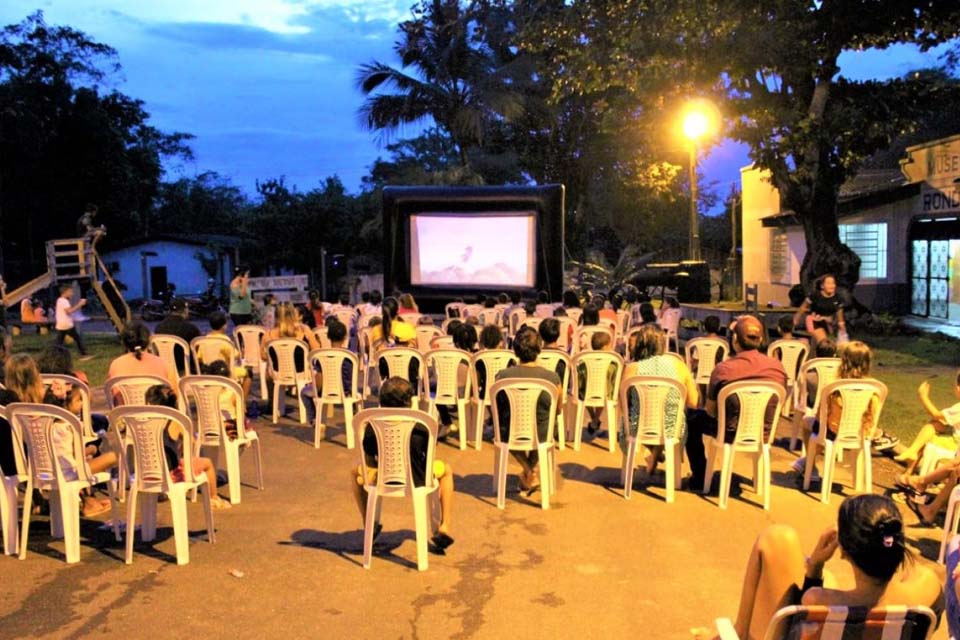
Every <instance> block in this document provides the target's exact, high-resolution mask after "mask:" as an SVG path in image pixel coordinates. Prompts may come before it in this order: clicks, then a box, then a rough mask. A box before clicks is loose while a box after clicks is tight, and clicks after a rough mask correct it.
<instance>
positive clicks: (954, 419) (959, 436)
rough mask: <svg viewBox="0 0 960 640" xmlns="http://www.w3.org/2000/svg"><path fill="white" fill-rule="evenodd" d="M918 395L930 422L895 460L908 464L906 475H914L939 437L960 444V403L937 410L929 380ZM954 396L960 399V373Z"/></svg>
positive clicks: (956, 380)
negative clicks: (919, 463) (931, 394)
mask: <svg viewBox="0 0 960 640" xmlns="http://www.w3.org/2000/svg"><path fill="white" fill-rule="evenodd" d="M917 395H918V396H919V397H920V404H922V405H923V408H924V409H926V411H927V414H929V416H930V422H928V423H927V424H925V425H923V426H922V427H920V432H919V433H918V434H917V437H915V438H914V439H913V442H912V443H911V444H910V446H909V447H907V448H906V449H904V450H903V451H902V452H901V453H900V454H899V455H897V456H894V458H893V459H894V460H896V461H897V462H905V463H907V468H906V470H905V474H906V475H910V474H911V473H913V471H914V469H915V468H916V466H917V463H918V462H919V461H920V456H921V455H922V454H923V448H924V447H925V446H926V445H927V443H928V442H930V441H931V440H933V439H934V438H935V437H936V436H937V435H949V436H953V439H954V441H955V442H960V433H958V431H957V427H960V402H957V403H955V404H953V405H951V406H949V407H947V408H946V409H937V407H936V405H934V404H933V402H931V400H930V382H929V381H928V380H924V381H923V382H921V383H920V387H919V388H918V389H917ZM953 395H954V396H956V397H957V398H958V399H960V371H958V372H957V376H956V378H955V379H954V381H953Z"/></svg>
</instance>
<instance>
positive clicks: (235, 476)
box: [223, 443, 240, 504]
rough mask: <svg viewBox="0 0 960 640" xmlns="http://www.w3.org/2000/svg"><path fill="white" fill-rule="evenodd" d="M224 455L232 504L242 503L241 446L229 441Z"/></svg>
mask: <svg viewBox="0 0 960 640" xmlns="http://www.w3.org/2000/svg"><path fill="white" fill-rule="evenodd" d="M223 455H224V457H225V458H226V460H227V489H228V491H229V493H230V504H240V446H239V445H237V444H233V443H227V445H226V446H225V447H224V451H223Z"/></svg>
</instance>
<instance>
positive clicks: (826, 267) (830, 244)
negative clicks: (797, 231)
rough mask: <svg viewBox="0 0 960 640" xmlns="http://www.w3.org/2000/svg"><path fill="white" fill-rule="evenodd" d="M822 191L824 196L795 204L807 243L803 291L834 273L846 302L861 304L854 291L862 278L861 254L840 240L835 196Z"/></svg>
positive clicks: (801, 278) (801, 269)
mask: <svg viewBox="0 0 960 640" xmlns="http://www.w3.org/2000/svg"><path fill="white" fill-rule="evenodd" d="M820 193H821V194H823V195H822V196H821V197H814V198H813V199H812V200H810V201H807V202H802V203H801V202H796V203H795V204H794V206H793V207H792V208H793V210H794V211H795V212H796V214H797V217H798V218H799V219H800V223H801V224H802V225H803V235H804V239H805V240H806V245H807V251H806V255H804V257H803V263H802V265H801V267H800V281H801V283H802V284H803V289H804V291H806V292H807V293H811V292H813V290H814V281H815V280H816V279H817V278H819V277H821V276H823V275H825V274H828V273H829V274H832V275H833V276H834V278H836V280H837V286H838V288H839V290H840V294H841V296H842V297H843V298H844V299H845V301H846V302H847V304H851V303H852V304H853V305H854V306H859V305H857V303H856V302H855V300H854V299H853V295H852V292H853V289H854V287H855V286H856V285H857V282H858V281H859V280H860V257H859V256H858V255H857V254H856V253H854V252H853V251H851V250H850V248H849V247H847V245H845V244H843V243H842V242H840V229H839V226H838V224H837V215H836V207H837V199H836V196H835V195H831V194H830V193H829V192H828V193H824V192H823V191H820Z"/></svg>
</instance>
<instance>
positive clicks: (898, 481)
mask: <svg viewBox="0 0 960 640" xmlns="http://www.w3.org/2000/svg"><path fill="white" fill-rule="evenodd" d="M893 486H895V487H896V488H897V489H899V490H900V491H903V492H904V493H908V494H910V495H913V496H922V495H923V492H922V491H920V490H919V489H917V488H916V487H914V486H913V485H912V484H910V480H909V479H908V478H907V476H905V475H903V474H901V475H899V476H897V477H896V478H895V479H894V481H893Z"/></svg>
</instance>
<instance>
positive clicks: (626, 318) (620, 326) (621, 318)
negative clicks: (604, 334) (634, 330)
mask: <svg viewBox="0 0 960 640" xmlns="http://www.w3.org/2000/svg"><path fill="white" fill-rule="evenodd" d="M629 330H630V312H629V311H627V310H626V309H620V310H618V311H617V338H618V339H620V338H623V336H625V335H627V331H629Z"/></svg>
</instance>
